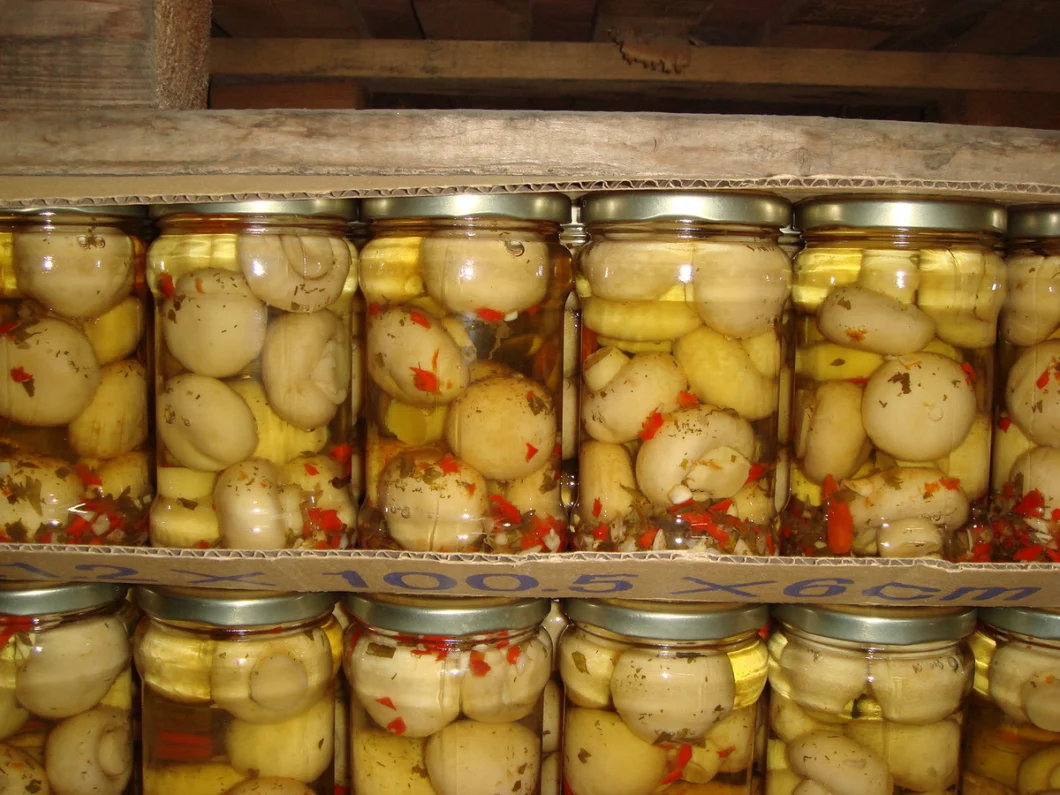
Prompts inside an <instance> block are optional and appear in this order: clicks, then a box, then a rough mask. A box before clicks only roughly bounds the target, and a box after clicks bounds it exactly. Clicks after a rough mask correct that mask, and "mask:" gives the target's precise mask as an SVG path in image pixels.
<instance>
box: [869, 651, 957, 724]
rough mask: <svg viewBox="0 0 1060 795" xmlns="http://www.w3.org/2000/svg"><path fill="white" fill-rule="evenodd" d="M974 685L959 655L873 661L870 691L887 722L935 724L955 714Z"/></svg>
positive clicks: (870, 670) (870, 664) (870, 669)
mask: <svg viewBox="0 0 1060 795" xmlns="http://www.w3.org/2000/svg"><path fill="white" fill-rule="evenodd" d="M971 682H972V671H971V669H970V668H969V667H968V665H967V664H966V663H965V662H964V660H963V659H962V658H961V655H960V653H959V652H953V653H951V654H940V655H938V656H937V657H928V656H921V655H918V656H916V657H911V656H910V657H903V658H893V659H879V660H872V661H871V662H870V663H869V688H870V689H871V691H872V695H873V697H874V698H875V699H876V701H877V703H878V704H879V705H880V710H881V711H882V713H883V717H884V719H885V720H889V721H898V722H900V723H913V724H925V723H934V722H936V721H940V720H943V719H944V718H948V717H949V716H951V715H953V714H954V713H955V712H957V711H958V710H959V709H960V708H961V702H962V700H963V699H964V696H965V695H966V694H967V693H968V690H969V688H970V687H971Z"/></svg>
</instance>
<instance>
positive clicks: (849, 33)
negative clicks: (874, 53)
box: [766, 25, 887, 50]
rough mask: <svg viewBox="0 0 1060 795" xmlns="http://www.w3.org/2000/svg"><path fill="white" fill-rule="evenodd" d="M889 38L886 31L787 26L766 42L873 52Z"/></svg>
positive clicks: (789, 45) (771, 45) (824, 26)
mask: <svg viewBox="0 0 1060 795" xmlns="http://www.w3.org/2000/svg"><path fill="white" fill-rule="evenodd" d="M885 38H887V31H885V30H868V29H866V28H845V27H837V26H835V25H785V26H784V27H783V28H781V29H780V30H778V31H776V32H775V33H773V35H772V36H770V37H769V41H768V42H766V43H767V44H768V46H770V47H799V48H803V49H820V50H871V49H872V48H873V47H875V46H876V45H877V44H879V43H880V42H881V41H883V40H884V39H885Z"/></svg>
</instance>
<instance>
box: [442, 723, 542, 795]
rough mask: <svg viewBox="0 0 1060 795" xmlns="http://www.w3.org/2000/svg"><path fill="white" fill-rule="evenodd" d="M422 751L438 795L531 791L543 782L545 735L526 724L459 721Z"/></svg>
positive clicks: (443, 731)
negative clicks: (542, 751) (543, 745)
mask: <svg viewBox="0 0 1060 795" xmlns="http://www.w3.org/2000/svg"><path fill="white" fill-rule="evenodd" d="M423 755H424V759H425V760H426V762H427V774H428V775H429V776H430V779H431V785H432V786H433V787H434V789H435V790H436V791H437V792H438V795H494V794H495V793H499V792H503V793H508V792H513V793H516V792H525V793H531V792H533V791H534V790H535V789H536V788H537V785H538V783H539V782H538V776H539V773H540V770H541V738H540V737H539V736H538V735H537V733H536V732H534V731H532V730H530V729H528V728H527V727H526V726H524V725H523V724H521V723H478V722H476V721H473V720H459V721H454V722H453V723H450V724H449V725H448V726H446V727H445V728H444V729H442V730H441V731H440V732H438V733H437V734H434V735H432V736H431V737H430V738H428V740H427V743H426V745H425V747H424V752H423Z"/></svg>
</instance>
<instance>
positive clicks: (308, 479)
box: [280, 455, 357, 525]
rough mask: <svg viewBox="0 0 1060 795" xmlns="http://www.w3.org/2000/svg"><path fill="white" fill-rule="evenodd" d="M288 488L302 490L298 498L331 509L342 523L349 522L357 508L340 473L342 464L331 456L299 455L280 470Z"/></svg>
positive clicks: (281, 478) (305, 502) (309, 503)
mask: <svg viewBox="0 0 1060 795" xmlns="http://www.w3.org/2000/svg"><path fill="white" fill-rule="evenodd" d="M280 480H281V481H283V483H284V484H286V485H287V487H288V488H290V487H295V488H296V489H297V490H298V491H299V492H301V502H302V503H304V504H307V505H312V506H313V507H316V508H320V509H321V510H325V511H327V510H333V511H335V512H336V513H337V515H338V517H339V519H340V520H342V522H343V524H346V525H352V524H353V521H354V518H355V517H356V512H357V509H356V507H355V506H354V504H353V501H352V500H351V499H350V491H349V488H348V484H347V483H346V482H345V478H343V475H342V466H341V465H340V464H339V463H338V462H337V461H336V460H335V459H334V458H332V457H331V456H327V455H302V456H299V457H298V458H295V459H294V460H293V461H290V462H288V464H287V465H286V466H284V468H283V469H282V470H281V472H280Z"/></svg>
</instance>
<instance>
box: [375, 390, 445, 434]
mask: <svg viewBox="0 0 1060 795" xmlns="http://www.w3.org/2000/svg"><path fill="white" fill-rule="evenodd" d="M376 407H377V409H378V414H379V416H378V423H379V427H380V430H381V431H383V432H384V433H386V434H389V435H391V436H394V437H396V438H397V439H398V440H399V441H402V442H404V443H405V444H410V445H413V446H414V447H418V446H420V445H425V444H431V443H432V442H437V441H439V440H441V439H442V437H444V436H445V418H446V413H447V412H448V411H449V407H448V406H432V407H430V408H420V407H419V406H410V405H409V404H408V403H402V402H401V401H400V400H396V399H394V398H392V397H390V396H389V395H386V394H383V395H381V396H380V399H379V400H378V401H377V403H376Z"/></svg>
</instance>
